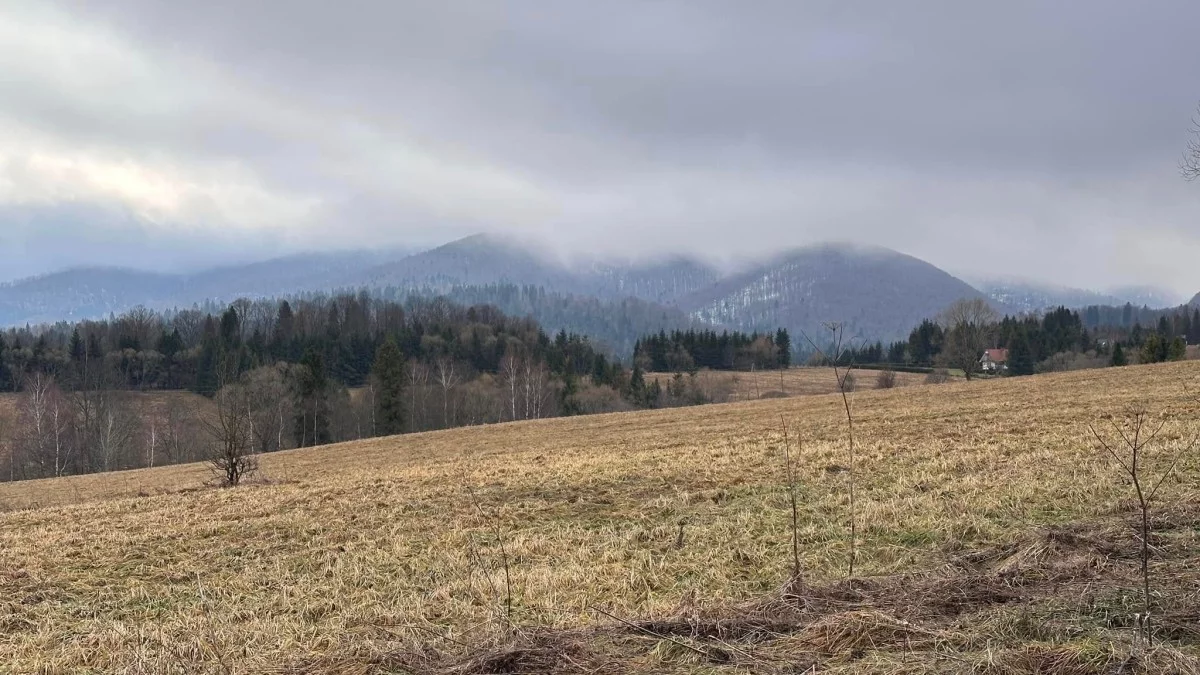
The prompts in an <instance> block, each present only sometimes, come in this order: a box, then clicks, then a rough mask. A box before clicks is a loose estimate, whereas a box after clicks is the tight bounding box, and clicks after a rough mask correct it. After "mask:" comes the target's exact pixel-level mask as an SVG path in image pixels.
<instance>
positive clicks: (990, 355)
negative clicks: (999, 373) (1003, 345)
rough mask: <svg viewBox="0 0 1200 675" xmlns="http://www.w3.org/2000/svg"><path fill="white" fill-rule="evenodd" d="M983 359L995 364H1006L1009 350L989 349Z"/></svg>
mask: <svg viewBox="0 0 1200 675" xmlns="http://www.w3.org/2000/svg"><path fill="white" fill-rule="evenodd" d="M983 358H985V359H987V360H988V361H992V362H994V363H1006V362H1007V361H1008V350H1007V349H987V350H984V352H983Z"/></svg>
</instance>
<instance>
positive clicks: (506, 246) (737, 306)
mask: <svg viewBox="0 0 1200 675" xmlns="http://www.w3.org/2000/svg"><path fill="white" fill-rule="evenodd" d="M362 288H367V289H373V290H374V291H375V292H379V293H385V294H389V296H390V297H393V298H400V299H403V297H405V296H407V295H410V294H423V295H431V294H445V295H449V296H451V297H454V298H457V299H459V300H462V301H472V302H474V301H482V302H490V303H493V304H497V305H498V306H500V307H501V309H504V310H505V311H506V312H510V313H515V314H521V313H523V312H531V313H534V316H535V318H536V319H538V321H539V322H540V323H541V324H542V325H544V326H546V327H547V328H548V329H555V330H557V329H559V328H564V329H567V330H574V331H577V332H584V333H587V332H588V330H590V331H592V332H594V333H597V334H603V335H604V336H605V337H606V339H607V340H609V341H611V343H612V344H613V345H621V346H626V345H630V344H632V341H633V340H634V339H636V338H637V337H638V334H640V333H641V332H645V331H647V330H658V329H665V330H670V329H673V328H680V327H697V326H698V327H709V328H712V329H716V330H725V329H737V330H746V331H753V330H759V331H766V330H772V331H773V330H775V329H776V328H779V327H784V328H788V329H789V330H792V331H795V332H797V333H798V332H800V331H803V332H805V333H808V334H820V332H821V330H822V324H823V323H824V322H827V321H838V322H842V323H843V324H844V325H845V326H846V328H847V334H848V335H851V336H853V337H857V338H859V339H861V340H872V341H874V340H883V341H888V340H895V339H902V338H904V337H906V336H907V335H908V333H909V331H910V330H911V329H912V328H913V326H915V325H916V324H917V323H919V322H920V321H921V320H922V319H925V318H929V317H933V316H936V315H937V314H938V313H939V312H940V311H941V310H943V309H944V308H945V307H946V306H948V305H949V304H951V303H952V302H954V301H955V300H959V299H962V298H987V299H988V300H989V301H990V302H991V304H992V305H993V306H994V307H995V308H996V309H997V310H998V311H1000V312H1011V313H1015V312H1019V311H1035V310H1040V309H1044V307H1049V306H1056V305H1058V304H1065V305H1068V306H1082V305H1083V304H1105V303H1104V301H1105V300H1115V299H1119V298H1115V297H1110V296H1106V295H1102V294H1098V293H1092V292H1089V291H1078V290H1073V289H1054V288H1053V287H1046V286H1036V285H1025V286H1018V285H1013V284H1009V285H1007V286H1004V285H998V284H992V285H984V287H983V289H984V290H982V291H981V290H978V289H977V288H975V287H973V286H971V285H970V284H968V283H967V282H965V281H963V280H962V279H959V278H957V277H955V276H953V275H951V274H949V273H947V272H945V271H943V270H941V269H939V268H937V267H935V266H933V265H931V264H929V263H927V262H925V261H922V260H920V259H918V258H915V257H912V256H909V255H905V254H902V253H898V252H896V251H893V250H891V249H887V248H883V247H879V246H870V245H855V244H820V245H814V246H808V247H803V248H796V249H792V250H790V251H787V252H786V253H782V254H779V255H776V256H773V257H771V258H768V259H763V260H758V261H754V262H752V263H750V264H747V265H744V266H743V267H741V268H740V269H738V270H735V271H733V272H728V273H722V272H720V271H718V270H717V269H716V268H714V267H712V266H711V265H708V264H706V263H704V262H701V261H698V260H695V259H692V258H688V257H684V256H674V257H666V258H662V259H658V260H648V261H638V262H611V261H601V260H588V261H583V262H579V261H575V263H574V264H567V263H564V262H562V261H559V260H555V259H554V258H552V257H551V256H549V255H546V254H544V253H543V252H541V251H539V250H537V249H536V248H535V247H531V246H529V245H524V244H520V243H517V242H516V241H515V240H512V239H507V238H502V237H498V236H495V235H483V234H481V235H474V236H470V237H466V238H463V239H459V240H456V241H452V242H449V243H447V244H444V245H442V246H439V247H437V248H433V249H430V250H426V251H420V252H415V253H414V252H410V251H384V252H371V251H357V252H345V253H311V254H304V255H295V256H289V257H286V258H279V259H276V260H268V261H264V262H259V263H253V264H248V265H230V266H226V267H221V268H216V269H211V270H207V271H204V272H200V273H197V274H189V275H170V274H155V273H148V272H140V271H136V270H128V269H106V268H79V269H72V270H67V271H64V272H59V273H56V274H48V275H42V276H39V277H34V278H30V279H23V280H20V281H16V282H11V283H8V284H3V285H0V325H19V324H25V323H46V322H55V321H59V320H65V319H72V320H78V319H83V318H95V317H101V316H107V315H109V314H120V313H122V312H124V311H127V310H128V309H130V308H132V307H134V306H137V305H146V306H148V307H151V308H154V309H170V308H173V307H178V308H185V307H190V306H192V305H194V304H197V303H202V302H205V301H213V302H217V303H226V302H231V301H232V300H234V299H236V298H238V297H251V298H261V297H285V296H293V295H297V294H304V293H314V292H334V291H342V290H357V289H362ZM528 288H536V289H540V290H539V291H538V293H541V294H543V295H544V297H542V296H534V295H529V294H527V293H526V292H525V291H524V290H522V289H528ZM1139 292H1141V293H1145V294H1151V293H1152V291H1151V290H1149V289H1142V290H1141V291H1139ZM632 301H636V304H630V302H632ZM1193 302H1200V297H1198V298H1197V299H1195V300H1194V301H1193ZM656 317H657V318H656Z"/></svg>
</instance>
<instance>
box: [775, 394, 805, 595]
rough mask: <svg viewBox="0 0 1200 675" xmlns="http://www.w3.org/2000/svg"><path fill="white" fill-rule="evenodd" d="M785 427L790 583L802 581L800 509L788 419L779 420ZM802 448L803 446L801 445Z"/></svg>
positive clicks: (784, 454)
mask: <svg viewBox="0 0 1200 675" xmlns="http://www.w3.org/2000/svg"><path fill="white" fill-rule="evenodd" d="M779 421H780V423H781V425H782V427H783V459H784V462H785V463H786V466H787V486H788V501H789V502H791V506H792V578H791V582H790V584H789V585H794V584H796V583H799V582H800V579H801V576H800V509H799V506H798V505H797V503H796V473H795V471H794V470H793V469H792V443H791V438H789V437H788V427H787V421H786V420H783V419H782V418H781V419H780V420H779ZM801 449H803V447H802V446H801Z"/></svg>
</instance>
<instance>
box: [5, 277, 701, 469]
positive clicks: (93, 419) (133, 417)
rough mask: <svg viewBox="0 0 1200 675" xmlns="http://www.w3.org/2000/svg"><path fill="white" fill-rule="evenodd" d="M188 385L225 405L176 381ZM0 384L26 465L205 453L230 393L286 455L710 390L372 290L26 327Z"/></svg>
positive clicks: (484, 317)
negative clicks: (191, 397)
mask: <svg viewBox="0 0 1200 675" xmlns="http://www.w3.org/2000/svg"><path fill="white" fill-rule="evenodd" d="M181 391H190V392H193V393H194V394H198V395H200V396H203V397H206V398H207V399H209V400H210V401H211V404H209V405H207V406H201V405H190V406H188V405H183V404H182V403H181V401H182V400H183V399H182V398H181V397H180V396H177V395H174V396H168V395H166V393H167V392H181ZM0 392H10V393H9V397H10V398H11V399H15V409H16V413H15V418H12V417H13V416H10V419H8V420H6V419H4V417H3V415H0V441H2V442H3V447H4V449H5V451H6V452H7V457H5V459H7V460H8V462H7V464H8V466H7V467H6V468H7V469H8V471H6V472H4V473H7V475H8V477H9V478H11V479H19V478H33V477H42V476H57V475H66V474H75V473H86V472H92V471H104V470H111V469H120V468H131V467H138V466H146V465H152V464H155V463H158V464H161V463H169V462H183V461H194V460H197V459H202V458H204V457H205V454H206V453H207V452H208V451H209V447H210V446H212V445H213V444H214V443H217V441H218V439H219V437H220V436H221V433H222V430H221V429H219V428H216V427H219V426H221V425H224V424H225V419H226V415H225V413H226V412H227V411H225V410H224V409H223V406H226V405H233V404H230V403H229V402H230V401H236V402H237V403H236V406H235V407H237V409H238V410H240V411H241V412H240V413H239V415H238V417H237V420H238V425H239V426H240V425H241V424H242V422H241V420H243V419H244V420H246V422H245V424H246V426H247V428H246V430H245V432H244V435H245V436H246V437H247V438H246V440H245V442H244V444H245V445H246V446H247V447H248V448H251V449H253V450H254V451H257V452H270V451H274V450H279V449H286V448H294V447H304V446H310V445H319V444H324V443H330V442H338V441H344V440H351V439H356V438H363V437H369V436H374V435H380V434H394V433H405V432H415V431H426V430H431V429H440V428H448V427H454V426H461V425H467V424H485V423H493V422H502V421H511V420H523V419H534V418H543V417H553V416H558V415H573V414H585V413H596V412H608V411H615V410H627V409H631V408H637V407H658V406H669V405H686V404H695V403H702V402H707V401H709V400H711V398H710V397H709V396H708V395H706V394H705V393H704V392H703V391H701V390H700V388H699V387H698V386H695V385H694V380H684V381H683V382H677V383H674V384H673V386H671V387H668V388H666V389H664V388H662V387H660V385H659V384H658V382H657V380H655V381H652V382H650V383H649V384H647V382H646V379H645V378H644V377H643V374H642V372H641V371H640V370H638V369H636V368H635V369H634V370H633V371H630V370H629V369H627V368H625V367H623V366H622V365H621V364H620V363H619V362H617V361H614V360H612V359H610V357H609V356H608V355H606V353H605V352H604V351H602V350H600V349H598V348H597V347H596V346H594V345H593V344H592V343H591V341H590V340H589V339H588V338H586V337H583V336H581V335H578V334H572V333H568V332H565V331H560V332H558V333H557V334H555V335H550V334H547V333H546V332H545V331H543V330H542V329H541V327H540V326H539V325H538V323H537V322H535V321H534V320H533V319H531V318H513V317H510V316H508V315H506V314H505V313H503V312H501V311H500V310H498V309H497V308H495V307H494V306H491V305H486V304H484V305H473V306H463V305H460V304H456V303H454V302H451V301H450V300H448V299H446V298H411V299H409V300H408V301H406V302H405V303H403V304H401V303H398V302H395V301H390V300H386V299H382V298H379V297H372V296H371V295H369V294H367V293H365V292H363V293H357V294H345V295H339V296H333V297H325V296H309V297H303V298H295V299H292V300H285V301H273V300H259V301H250V300H239V301H236V302H234V303H233V304H232V305H231V306H229V307H228V308H225V309H224V310H220V311H205V310H203V309H190V310H184V311H179V312H172V313H157V312H153V311H150V310H147V309H144V308H136V309H134V310H131V311H129V312H127V313H125V314H123V315H121V316H119V317H112V318H110V319H108V320H103V321H83V322H79V323H75V324H70V323H59V324H56V325H52V326H43V327H38V328H30V327H26V328H20V329H10V330H8V331H5V332H3V333H0ZM154 393H163V396H162V397H160V398H159V399H155V398H154V397H153V394H154ZM199 400H204V399H199ZM147 401H153V402H154V403H153V404H147V403H146V402H147ZM139 402H140V403H139ZM167 402H170V405H167ZM205 411H208V412H205ZM2 412H3V411H2V410H0V413H2ZM226 426H227V425H226ZM207 432H212V433H207ZM239 442H241V441H239Z"/></svg>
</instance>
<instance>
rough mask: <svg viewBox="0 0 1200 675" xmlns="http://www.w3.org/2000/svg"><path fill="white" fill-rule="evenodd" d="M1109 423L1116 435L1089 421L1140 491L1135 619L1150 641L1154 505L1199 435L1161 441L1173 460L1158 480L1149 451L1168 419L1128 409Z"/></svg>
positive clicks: (1161, 447) (1138, 500) (1110, 454)
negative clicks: (1169, 443) (1149, 465)
mask: <svg viewBox="0 0 1200 675" xmlns="http://www.w3.org/2000/svg"><path fill="white" fill-rule="evenodd" d="M1109 423H1110V425H1111V426H1112V430H1113V432H1114V433H1115V439H1114V438H1113V437H1112V436H1110V437H1109V438H1105V437H1104V436H1102V435H1101V434H1100V433H1099V432H1098V431H1097V430H1096V427H1095V426H1094V425H1088V430H1089V431H1091V433H1092V437H1093V438H1095V439H1096V442H1097V443H1098V444H1099V445H1100V448H1101V449H1103V450H1104V451H1105V452H1107V453H1108V454H1109V456H1111V457H1112V459H1113V461H1115V462H1116V463H1117V466H1119V467H1121V470H1122V471H1123V472H1125V474H1126V475H1128V476H1129V478H1130V480H1131V481H1132V482H1133V489H1134V493H1135V494H1136V495H1137V502H1138V508H1139V510H1140V511H1141V527H1140V538H1141V575H1142V613H1141V614H1140V615H1139V616H1137V617H1135V620H1136V621H1137V623H1138V625H1139V626H1140V627H1141V631H1140V632H1141V634H1142V636H1143V637H1144V638H1145V639H1146V641H1147V642H1149V641H1150V638H1151V632H1150V610H1151V604H1152V603H1151V594H1150V535H1151V526H1150V508H1151V506H1152V505H1153V503H1154V498H1155V496H1157V495H1158V490H1159V488H1161V487H1162V485H1163V482H1164V481H1165V480H1166V479H1167V477H1168V476H1170V475H1171V473H1172V472H1174V470H1175V466H1176V465H1177V464H1179V460H1180V459H1182V458H1183V456H1184V455H1185V454H1187V453H1189V452H1191V450H1192V449H1193V448H1194V447H1195V446H1196V441H1197V439H1196V438H1193V439H1192V440H1191V442H1190V443H1188V444H1187V445H1186V446H1183V447H1176V448H1173V449H1168V448H1164V447H1163V445H1162V444H1158V445H1157V447H1158V449H1159V450H1160V451H1161V452H1162V454H1166V455H1167V458H1168V459H1170V463H1169V464H1168V466H1167V468H1166V469H1165V470H1164V471H1163V472H1162V473H1161V474H1160V475H1159V476H1158V478H1157V480H1155V479H1154V478H1153V477H1151V476H1150V475H1149V472H1148V471H1147V470H1146V461H1147V457H1146V455H1147V453H1148V451H1149V449H1150V448H1152V447H1155V446H1156V444H1155V441H1156V440H1157V439H1158V437H1159V434H1160V433H1162V430H1163V427H1164V426H1165V425H1166V419H1165V418H1162V419H1159V420H1158V421H1157V423H1156V422H1155V420H1154V419H1153V418H1152V417H1151V415H1150V414H1149V413H1148V412H1146V411H1145V410H1143V409H1132V410H1129V411H1128V412H1126V413H1125V419H1124V420H1123V421H1121V422H1118V421H1117V420H1116V419H1114V418H1110V419H1109Z"/></svg>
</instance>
